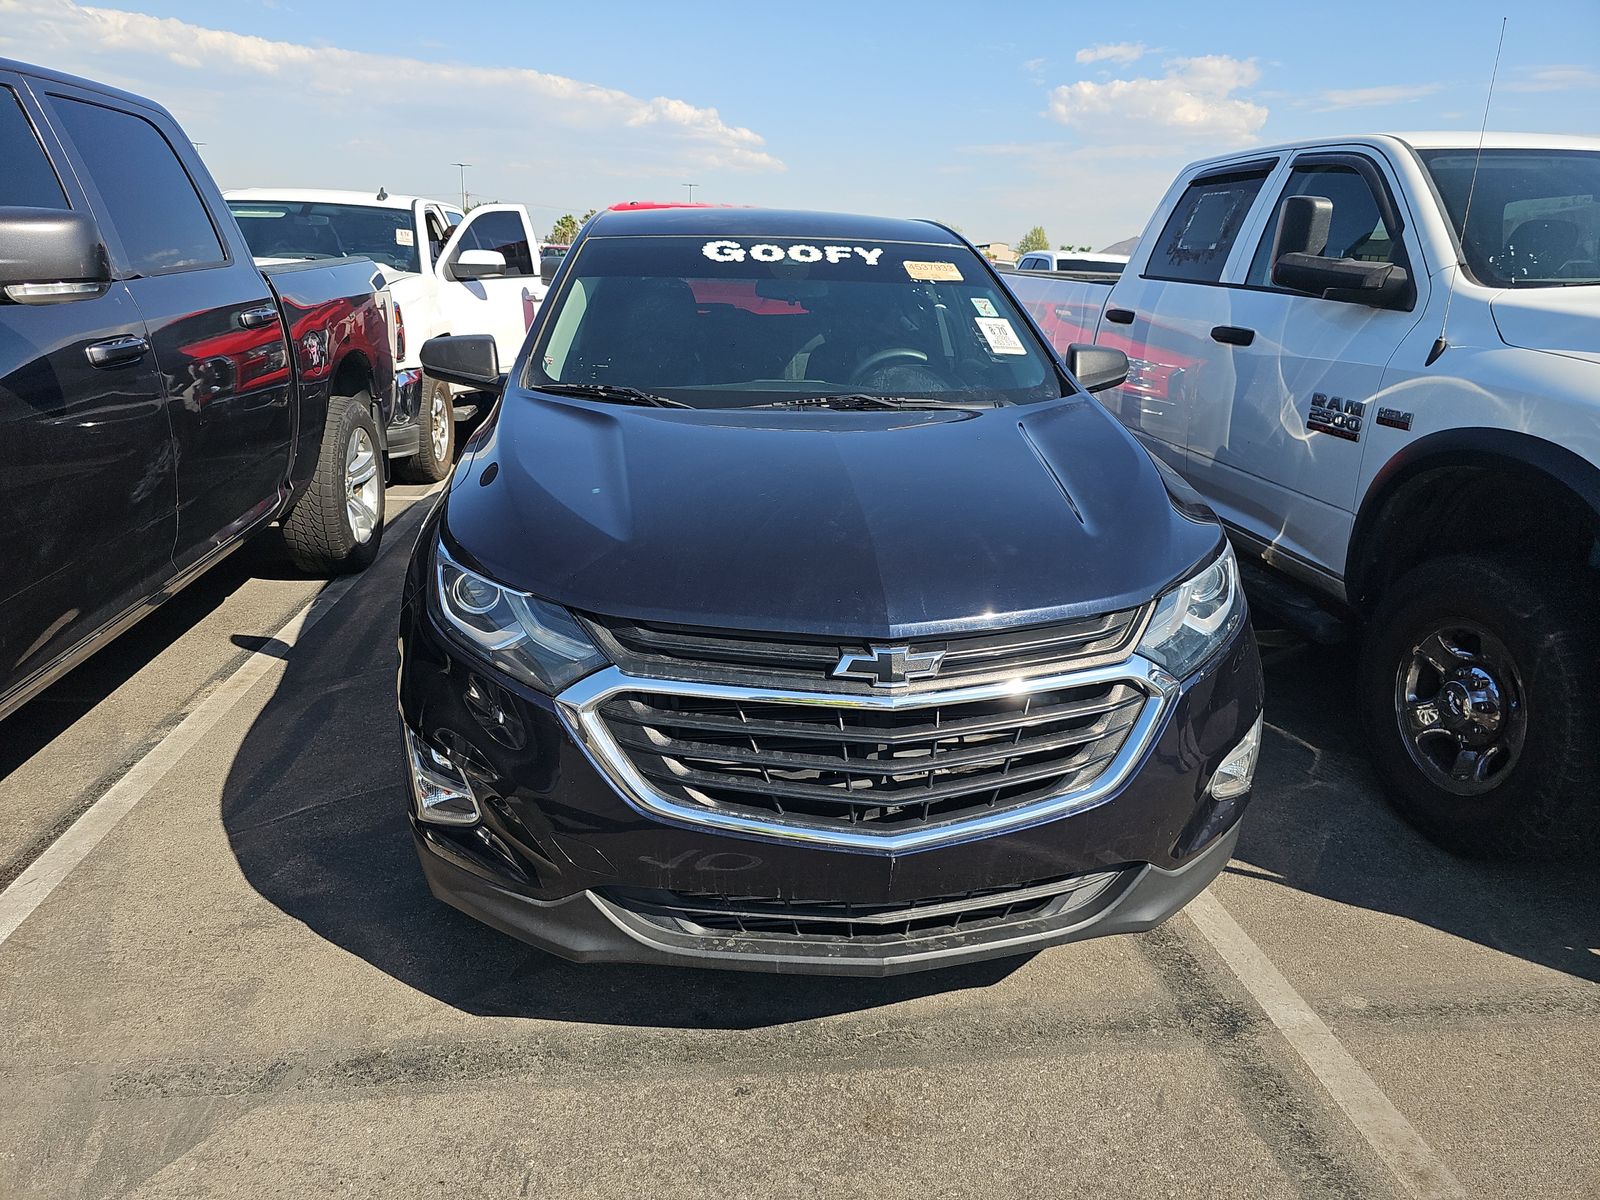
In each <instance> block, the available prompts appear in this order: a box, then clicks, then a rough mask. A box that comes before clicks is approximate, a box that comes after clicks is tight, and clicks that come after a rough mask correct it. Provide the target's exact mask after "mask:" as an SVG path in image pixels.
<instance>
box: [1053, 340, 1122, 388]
mask: <svg viewBox="0 0 1600 1200" xmlns="http://www.w3.org/2000/svg"><path fill="white" fill-rule="evenodd" d="M1067 372H1068V374H1070V375H1071V376H1072V377H1073V378H1074V379H1076V380H1077V381H1078V382H1079V383H1080V384H1081V385H1082V386H1083V390H1084V391H1086V392H1103V391H1105V390H1106V389H1107V388H1114V387H1120V386H1122V384H1123V382H1124V381H1125V380H1126V379H1127V378H1128V356H1127V355H1126V354H1124V353H1123V352H1122V351H1121V350H1111V349H1108V348H1107V347H1105V346H1096V345H1093V344H1092V343H1089V342H1073V343H1072V344H1071V345H1070V346H1068V347H1067Z"/></svg>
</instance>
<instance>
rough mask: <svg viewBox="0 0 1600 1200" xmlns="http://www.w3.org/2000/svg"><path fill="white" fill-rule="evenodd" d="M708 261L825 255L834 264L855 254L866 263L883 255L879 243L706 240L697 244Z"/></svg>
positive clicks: (808, 258) (875, 262)
mask: <svg viewBox="0 0 1600 1200" xmlns="http://www.w3.org/2000/svg"><path fill="white" fill-rule="evenodd" d="M700 253H701V254H704V255H705V256H706V257H707V258H709V259H710V260H711V261H712V262H720V263H736V262H743V261H744V260H745V259H746V258H748V259H750V261H751V262H761V263H775V262H783V261H784V260H785V259H787V260H788V261H789V262H797V263H814V262H822V261H823V260H824V259H826V260H827V261H828V262H829V263H831V264H833V265H834V266H838V265H839V264H840V263H842V262H844V261H845V260H846V259H850V258H859V259H860V260H861V261H862V262H864V263H866V264H867V266H869V267H875V266H877V265H878V259H879V258H880V257H881V256H882V255H883V247H882V246H873V247H871V248H868V247H866V246H813V245H810V244H808V243H804V242H802V243H799V244H797V245H793V246H774V245H772V244H771V243H770V242H757V243H756V244H755V245H754V246H751V247H750V248H749V249H748V250H746V249H745V248H744V247H743V246H741V245H739V243H738V242H707V243H706V244H705V245H704V246H701V247H700Z"/></svg>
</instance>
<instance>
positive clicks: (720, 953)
mask: <svg viewBox="0 0 1600 1200" xmlns="http://www.w3.org/2000/svg"><path fill="white" fill-rule="evenodd" d="M1238 840H1239V825H1238V823H1237V822H1235V823H1234V824H1233V826H1232V827H1231V828H1229V829H1228V830H1227V831H1226V832H1225V833H1223V834H1222V835H1220V836H1219V837H1216V838H1214V839H1213V840H1212V841H1211V843H1210V845H1208V846H1207V847H1206V848H1205V849H1204V850H1203V851H1201V852H1200V853H1198V854H1196V855H1194V856H1193V857H1191V858H1190V859H1189V860H1188V861H1187V862H1185V863H1184V864H1183V865H1182V866H1180V867H1178V868H1177V869H1175V870H1171V871H1167V870H1163V869H1162V868H1160V867H1156V866H1152V865H1150V864H1149V863H1145V864H1143V865H1140V866H1134V867H1130V868H1126V869H1124V870H1122V871H1119V872H1116V873H1115V877H1114V878H1113V879H1112V880H1111V881H1110V884H1109V886H1108V887H1106V889H1105V890H1104V891H1103V892H1102V893H1100V894H1099V895H1097V896H1096V897H1095V898H1094V899H1093V900H1091V901H1090V902H1088V903H1086V904H1084V905H1082V906H1077V907H1071V908H1069V909H1068V910H1067V911H1065V912H1044V913H1041V914H1038V915H1033V914H1030V915H1027V916H1024V917H1022V918H1020V919H1017V920H1010V921H1007V920H1000V921H996V922H994V923H992V924H989V925H987V926H986V927H984V928H982V929H976V930H972V931H963V930H959V929H958V930H956V931H953V932H951V931H936V932H929V933H925V934H907V935H906V936H904V937H898V938H885V939H883V940H878V941H871V942H858V941H853V940H852V939H849V938H844V937H837V936H836V937H832V938H826V939H824V938H819V937H811V938H801V937H799V936H792V935H788V934H781V933H772V934H767V935H765V936H763V935H762V934H760V933H749V932H739V933H711V932H696V931H694V930H693V928H692V927H691V928H685V926H686V925H688V924H689V923H688V922H685V921H683V920H681V919H680V920H673V919H671V918H665V919H664V918H662V917H661V916H660V915H658V914H657V913H655V912H651V911H649V910H642V911H641V910H640V909H637V908H634V907H630V906H628V905H626V904H624V903H621V902H619V901H617V900H616V899H613V898H610V897H608V896H607V895H605V894H603V893H602V892H600V891H592V890H586V891H582V892H578V893H576V894H574V895H570V896H564V897H561V898H559V899H556V900H539V899H536V898H535V897H533V896H530V895H528V894H526V893H525V892H523V891H520V890H518V889H515V888H513V887H510V886H507V884H506V883H504V882H496V881H495V880H492V879H489V878H486V877H484V876H483V875H482V874H480V873H478V872H477V871H476V870H474V869H472V868H471V867H470V866H468V865H467V864H465V863H463V862H462V861H461V859H460V858H459V856H458V855H457V854H456V853H455V851H454V847H453V845H452V843H451V842H450V840H449V839H448V838H446V837H443V836H440V835H439V834H438V833H437V832H436V831H434V830H431V829H428V828H426V827H421V826H417V827H416V843H417V855H418V857H419V858H420V859H421V861H422V873H423V875H424V876H425V877H426V878H427V881H428V888H429V890H430V891H432V892H433V894H434V896H436V897H437V898H438V899H440V900H443V901H444V902H445V903H446V904H449V905H450V906H451V907H453V908H457V909H459V910H460V911H462V912H464V913H466V914H467V915H468V916H469V917H473V918H476V919H477V920H479V921H482V922H483V923H484V924H485V925H489V926H491V927H493V928H495V929H498V930H500V931H501V932H502V933H507V934H510V935H511V936H512V937H514V938H517V939H518V940H520V941H523V942H527V943H528V944H529V945H532V946H536V947H538V948H539V949H540V950H544V951H548V952H549V953H551V954H556V955H559V956H560V957H562V958H566V959H570V960H572V961H574V962H627V963H647V964H656V965H662V966H690V967H712V968H719V969H723V970H742V971H759V972H766V973H771V974H780V975H784V974H787V975H856V976H885V975H903V974H906V973H908V972H911V971H923V970H930V969H933V968H936V967H952V966H957V965H959V964H962V963H973V962H981V961H983V960H984V959H990V958H1001V957H1004V956H1007V955H1014V954H1031V953H1033V952H1035V951H1038V950H1043V949H1046V948H1048V947H1050V946H1061V945H1065V944H1066V943H1068V942H1078V941H1083V940H1084V939H1086V938H1093V937H1100V936H1102V935H1105V934H1112V933H1139V932H1141V931H1143V930H1146V929H1153V928H1155V927H1156V926H1157V925H1159V924H1161V923H1162V922H1163V921H1165V920H1166V919H1167V918H1168V917H1170V916H1172V915H1173V914H1174V913H1176V912H1177V911H1178V910H1179V909H1181V908H1182V907H1183V906H1184V905H1185V904H1187V903H1189V901H1190V900H1192V899H1194V897H1195V896H1197V895H1199V894H1200V892H1201V891H1202V890H1204V889H1205V887H1206V885H1207V884H1209V883H1210V882H1211V881H1212V880H1213V879H1215V878H1216V876H1217V874H1218V873H1219V872H1220V871H1221V870H1222V868H1223V867H1225V866H1227V865H1228V860H1229V858H1230V857H1231V856H1232V854H1233V848H1234V845H1235V843H1237V842H1238Z"/></svg>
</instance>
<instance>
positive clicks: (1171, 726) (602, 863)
mask: <svg viewBox="0 0 1600 1200" xmlns="http://www.w3.org/2000/svg"><path fill="white" fill-rule="evenodd" d="M400 646H401V659H402V666H401V672H400V710H401V717H402V720H403V721H404V722H405V724H406V726H407V727H408V728H409V729H410V730H411V731H413V733H414V734H415V735H417V736H418V737H419V738H420V739H421V740H422V741H423V742H425V743H426V744H429V745H432V746H434V747H436V748H438V749H440V750H442V751H443V752H445V753H446V754H447V755H448V756H449V757H450V758H451V759H452V760H453V761H455V762H457V763H459V764H464V765H465V766H466V767H467V768H468V773H469V775H470V778H471V781H472V784H473V789H474V791H475V792H476V794H477V795H478V797H479V800H480V802H481V805H482V812H483V817H482V821H481V822H480V823H479V824H477V825H475V826H471V827H463V828H445V827H440V826H435V825H431V824H423V823H421V822H419V821H417V819H416V815H415V812H414V811H413V813H412V823H413V828H414V831H415V834H416V839H417V846H418V851H419V854H420V856H421V859H422V865H423V871H424V874H425V875H426V876H427V878H428V882H429V886H430V887H431V888H432V890H433V892H434V894H435V895H436V896H438V897H439V898H440V899H442V900H444V901H446V902H447V903H449V904H452V905H454V906H455V907H457V908H459V909H461V910H462V911H464V912H467V913H469V914H471V915H473V916H475V917H477V918H478V919H480V920H482V921H484V922H485V923H487V924H489V925H492V926H494V927H495V928H498V929H501V930H503V931H505V932H507V933H510V934H512V935H513V936H515V937H518V938H520V939H522V940H524V941H527V942H530V943H532V944H534V945H536V946H540V947H542V948H544V949H547V950H550V951H552V952H554V953H556V954H560V955H563V956H566V957H570V958H575V959H580V960H603V961H630V962H676V963H679V964H684V965H699V966H716V967H730V968H741V969H750V970H768V971H788V972H801V971H805V972H816V973H828V974H871V975H876V974H892V973H897V972H901V971H910V970H916V969H920V968H926V967H935V966H944V965H950V964H954V963H958V962H966V961H973V960H976V959H983V958H990V957H995V956H999V955H1005V954H1017V953H1026V952H1029V951H1032V950H1036V949H1039V948H1042V947H1045V946H1050V945H1057V944H1060V943H1063V942H1070V941H1076V940H1080V939H1082V938H1088V937H1094V936H1098V935H1100V934H1107V933H1119V932H1129V931H1133V930H1139V929H1148V928H1150V927H1151V926H1153V925H1155V924H1157V923H1159V922H1160V921H1162V920H1164V919H1165V918H1166V917H1168V916H1170V915H1171V914H1172V913H1173V912H1175V911H1177V909H1179V908H1181V907H1182V906H1183V904H1185V903H1186V902H1187V901H1188V900H1189V899H1190V898H1191V897H1192V896H1193V895H1195V894H1196V893H1197V892H1199V891H1200V890H1201V889H1202V888H1204V887H1205V886H1206V884H1207V883H1208V882H1209V881H1210V880H1211V879H1212V878H1213V877H1214V876H1215V875H1216V873H1217V872H1218V871H1220V870H1221V869H1222V867H1223V865H1225V863H1226V862H1227V859H1228V855H1229V851H1230V850H1231V847H1232V844H1233V840H1234V838H1235V837H1236V836H1237V823H1238V820H1239V818H1240V816H1241V815H1242V813H1243V810H1244V808H1245V806H1246V804H1247V802H1248V795H1245V796H1239V797H1236V798H1233V799H1230V800H1225V801H1218V800H1215V799H1214V798H1212V797H1211V796H1210V794H1209V790H1208V789H1209V783H1210V780H1211V777H1212V775H1213V773H1214V772H1215V771H1216V768H1217V766H1218V765H1219V763H1221V762H1222V760H1223V759H1224V758H1225V757H1226V756H1227V755H1228V753H1229V752H1230V751H1231V750H1233V749H1234V748H1235V747H1236V746H1237V745H1238V744H1239V742H1240V741H1241V740H1242V739H1244V738H1245V737H1246V735H1247V734H1248V733H1249V732H1250V730H1251V727H1252V725H1253V724H1254V722H1255V721H1256V718H1257V716H1258V715H1259V714H1260V711H1261V668H1260V660H1259V658H1258V656H1257V654H1256V648H1255V640H1254V636H1253V634H1252V633H1251V631H1250V627H1249V624H1248V622H1245V623H1243V624H1242V625H1241V628H1240V630H1239V631H1238V632H1237V633H1236V634H1235V635H1234V637H1233V638H1232V639H1231V641H1230V642H1229V643H1228V644H1227V645H1225V646H1224V647H1222V648H1221V649H1220V650H1219V651H1218V653H1217V654H1216V655H1215V656H1214V657H1213V658H1212V659H1211V660H1210V662H1209V663H1208V664H1207V665H1206V666H1205V667H1203V668H1202V669H1201V670H1200V671H1199V672H1197V673H1196V674H1195V675H1193V676H1191V677H1190V678H1188V679H1186V680H1183V681H1182V682H1173V683H1171V684H1170V686H1169V687H1168V689H1167V691H1166V693H1165V694H1164V695H1163V697H1162V700H1161V703H1160V707H1159V716H1158V719H1157V720H1155V721H1154V722H1153V726H1152V728H1150V729H1149V730H1148V733H1147V735H1146V736H1144V737H1143V738H1142V739H1141V741H1140V749H1139V753H1138V754H1137V756H1135V758H1134V760H1133V761H1130V762H1129V763H1128V764H1127V765H1126V770H1125V771H1122V772H1121V773H1120V774H1119V776H1118V778H1117V779H1116V780H1115V785H1114V786H1113V787H1111V788H1109V789H1106V790H1105V792H1104V793H1103V794H1096V795H1094V796H1093V797H1092V800H1091V801H1090V802H1088V803H1087V804H1085V805H1084V806H1082V807H1072V806H1069V807H1067V808H1065V809H1064V810H1054V811H1043V812H1040V813H1038V814H1037V815H1036V818H1035V819H1032V820H1030V821H1028V822H1026V823H1021V824H1011V825H1006V826H1003V827H1000V828H998V829H996V830H993V831H987V830H985V829H983V828H976V827H975V828H974V829H972V830H970V831H969V832H968V836H965V837H961V838H957V839H946V840H944V841H942V842H940V843H939V844H932V845H921V846H911V847H906V848H903V849H892V850H886V849H868V848H865V847H863V846H860V845H850V844H846V843H845V842H844V841H843V840H841V841H839V842H830V841H828V840H827V839H825V838H823V839H802V838H795V837H784V836H778V835H763V834H762V833H760V832H757V831H752V830H741V829H717V828H712V827H709V826H707V825H705V824H703V823H701V824H695V823H691V822H688V821H684V820H680V819H675V818H674V817H673V816H672V815H671V814H670V813H663V812H658V811H651V810H650V809H649V808H648V807H647V806H646V805H642V804H640V803H638V802H637V798H630V797H629V796H628V795H626V794H625V793H624V791H623V790H622V788H620V787H619V786H618V783H617V781H616V780H615V779H613V778H612V777H611V776H610V775H608V774H607V773H606V772H605V771H602V770H601V769H600V768H598V767H597V766H596V763H595V760H594V758H593V757H592V750H593V746H592V745H591V746H590V747H589V748H588V749H587V750H586V748H585V747H584V746H583V745H581V744H580V740H579V737H578V736H575V734H574V724H573V722H572V720H571V717H572V714H571V713H570V712H569V713H568V714H567V717H566V718H565V719H564V718H563V716H562V714H561V712H559V711H558V704H557V702H556V701H553V700H551V699H550V698H548V697H544V696H540V695H538V694H536V693H533V692H531V691H526V690H523V689H521V688H519V687H517V686H516V685H514V684H512V683H510V682H509V681H507V680H505V679H502V678H498V677H491V673H490V672H489V671H487V670H486V669H485V668H484V667H483V666H482V665H481V664H479V663H478V662H477V660H476V659H475V658H473V657H472V656H471V655H469V654H467V653H465V652H463V651H462V650H460V649H458V648H457V647H456V646H455V644H454V642H452V641H450V640H448V639H446V638H445V637H444V636H443V635H442V634H441V633H440V631H439V630H438V629H437V628H436V627H435V626H434V624H433V621H432V619H431V617H429V616H428V615H427V614H426V612H425V611H424V609H423V607H422V605H421V604H420V603H419V602H418V601H417V600H416V590H415V589H414V588H412V589H410V598H409V599H408V601H407V602H406V603H405V604H404V605H403V607H402V615H401V639H400ZM1091 876H1092V877H1095V878H1096V879H1099V878H1102V877H1109V881H1108V882H1106V883H1105V886H1104V887H1102V888H1100V890H1098V891H1097V892H1096V893H1095V894H1094V895H1093V896H1092V897H1090V898H1089V899H1088V900H1087V901H1085V902H1082V903H1080V902H1078V901H1080V900H1083V897H1084V896H1085V895H1087V893H1080V894H1078V896H1077V899H1076V900H1074V902H1073V903H1071V904H1067V903H1061V904H1056V905H1054V906H1053V907H1052V906H1050V905H1044V906H1039V905H1031V906H1028V905H1022V906H1017V907H1015V909H1014V911H1010V912H1009V913H1008V914H1007V915H1005V916H1003V917H1001V918H998V919H994V918H993V915H992V914H990V915H989V916H987V917H984V918H983V919H981V920H977V921H975V922H972V923H968V922H967V921H966V919H965V917H963V918H962V919H961V920H958V921H956V922H955V923H954V925H955V927H954V928H939V927H937V923H934V924H935V926H936V927H934V928H929V926H928V923H927V922H925V921H919V920H916V919H908V920H907V922H906V923H905V925H904V927H903V928H900V929H899V931H898V933H897V932H896V929H895V927H894V926H893V925H885V926H883V927H882V931H881V932H879V933H878V934H875V935H873V936H865V937H861V936H850V937H843V938H841V937H837V936H833V935H831V934H827V933H824V934H815V933H813V932H812V930H813V929H815V928H822V927H826V928H833V927H832V926H825V925H824V926H819V925H817V923H815V922H812V921H810V920H809V919H808V920H806V921H803V922H801V923H800V924H799V925H796V926H794V927H793V929H792V930H791V931H790V932H789V933H784V932H783V931H782V924H783V922H782V921H781V920H779V921H778V923H777V926H775V927H774V926H772V925H770V924H769V925H767V926H766V927H765V928H764V929H763V928H761V923H760V922H756V923H755V924H754V925H752V926H751V927H749V928H739V927H736V923H735V925H734V926H730V924H729V922H721V923H712V924H710V925H707V924H704V923H701V922H699V921H697V920H695V919H692V916H691V918H689V919H679V918H678V917H676V916H674V915H673V912H672V903H673V901H672V897H688V898H690V899H689V901H688V903H690V904H691V905H692V904H694V903H698V902H699V901H698V900H697V899H696V898H705V897H714V898H742V899H744V900H748V901H750V902H751V903H752V904H754V905H755V906H756V907H757V908H758V909H760V910H761V911H762V912H767V911H769V910H770V909H771V908H772V906H774V905H777V906H782V905H788V904H800V905H802V906H806V905H815V904H827V905H835V906H859V907H860V908H862V909H864V910H872V911H875V912H876V911H881V910H883V909H884V908H885V907H887V908H889V909H891V910H892V909H894V908H895V906H904V907H905V908H906V909H908V910H910V909H915V908H916V906H918V905H925V904H929V903H933V904H935V905H936V906H937V905H943V904H944V903H945V901H947V900H948V899H949V898H952V897H955V898H967V897H973V896H980V897H988V896H998V897H1001V898H1002V900H997V901H996V903H1001V904H1003V905H1005V904H1008V902H1005V901H1003V898H1004V897H1007V896H1010V895H1012V894H1013V893H1015V892H1019V891H1020V892H1027V891H1029V889H1037V888H1038V887H1039V886H1040V885H1041V883H1042V882H1043V881H1056V882H1058V883H1059V882H1060V881H1063V880H1081V879H1084V878H1087V877H1091ZM640 895H645V896H656V897H665V898H666V900H665V902H664V904H640V903H638V902H637V897H639V896H640ZM969 907H970V905H969ZM990 907H993V906H992V905H991V906H990ZM780 915H781V914H780ZM775 930H776V931H775ZM857 932H858V933H859V932H860V931H859V930H857Z"/></svg>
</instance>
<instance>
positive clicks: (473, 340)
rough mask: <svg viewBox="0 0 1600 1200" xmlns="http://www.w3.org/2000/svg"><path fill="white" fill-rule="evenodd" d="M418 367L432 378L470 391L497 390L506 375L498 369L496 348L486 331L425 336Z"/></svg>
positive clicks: (501, 387) (499, 388)
mask: <svg viewBox="0 0 1600 1200" xmlns="http://www.w3.org/2000/svg"><path fill="white" fill-rule="evenodd" d="M422 369H423V370H424V371H425V372H427V373H428V374H429V375H431V376H433V377H434V378H435V379H442V380H444V381H445V382H446V383H459V384H460V385H461V386H462V387H469V388H471V389H473V391H480V392H499V391H501V390H502V389H503V388H504V387H505V385H506V377H505V376H504V375H502V374H501V373H500V352H499V350H497V349H496V348H495V344H494V338H492V337H490V336H489V335H488V334H486V333H465V334H457V335H455V336H451V335H450V334H444V335H442V336H440V337H432V338H429V339H428V340H427V341H425V342H423V343H422Z"/></svg>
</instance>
